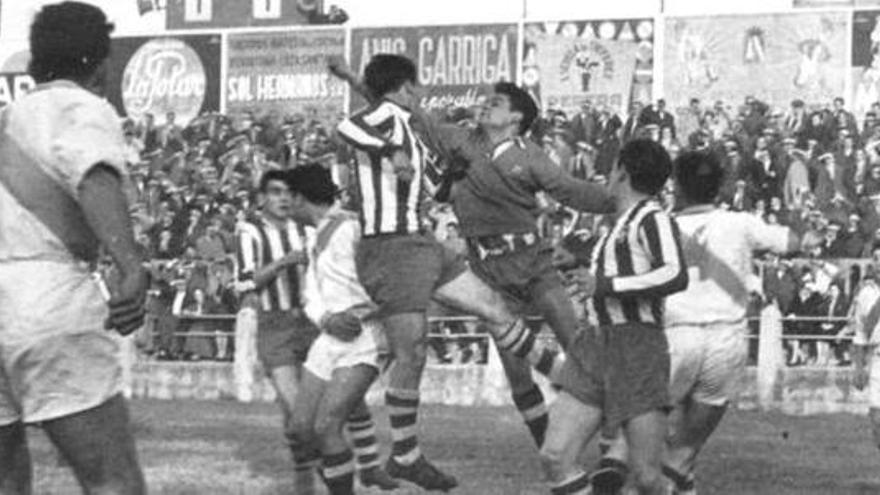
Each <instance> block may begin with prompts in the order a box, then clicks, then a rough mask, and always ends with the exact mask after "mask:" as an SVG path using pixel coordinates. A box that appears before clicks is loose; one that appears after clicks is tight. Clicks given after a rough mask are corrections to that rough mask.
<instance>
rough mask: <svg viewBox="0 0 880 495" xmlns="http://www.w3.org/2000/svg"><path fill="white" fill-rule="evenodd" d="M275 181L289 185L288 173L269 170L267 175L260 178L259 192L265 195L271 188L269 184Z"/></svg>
mask: <svg viewBox="0 0 880 495" xmlns="http://www.w3.org/2000/svg"><path fill="white" fill-rule="evenodd" d="M273 180H277V181H278V182H283V183H285V184H287V173H285V172H284V171H283V170H267V171H266V173H264V174H263V176H262V177H260V188H259V191H260V192H261V193H264V194H265V192H266V190H267V189H268V188H269V183H270V182H272V181H273Z"/></svg>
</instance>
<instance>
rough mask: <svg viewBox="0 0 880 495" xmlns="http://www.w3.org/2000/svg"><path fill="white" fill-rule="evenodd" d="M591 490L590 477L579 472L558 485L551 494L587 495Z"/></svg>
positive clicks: (551, 490)
mask: <svg viewBox="0 0 880 495" xmlns="http://www.w3.org/2000/svg"><path fill="white" fill-rule="evenodd" d="M589 489H590V476H589V475H587V473H584V472H579V473H577V474H575V475H573V476H571V477H569V478H568V479H567V480H565V481H563V482H562V483H559V484H557V485H556V486H554V487H553V488H552V489H550V493H552V494H553V495H586V494H587V493H589Z"/></svg>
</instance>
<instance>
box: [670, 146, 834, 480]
mask: <svg viewBox="0 0 880 495" xmlns="http://www.w3.org/2000/svg"><path fill="white" fill-rule="evenodd" d="M675 170H676V175H675V181H676V186H677V189H678V192H679V199H680V200H681V201H682V202H683V208H681V209H680V210H679V212H678V214H677V215H676V220H677V221H678V225H679V227H680V229H681V236H682V244H683V247H684V256H685V261H686V262H687V264H688V266H689V268H688V269H689V279H690V284H689V285H688V288H687V290H685V291H684V292H679V293H678V294H674V295H672V296H670V297H668V298H666V307H665V316H664V327H665V329H666V336H667V339H668V341H669V352H670V358H671V359H670V373H671V376H670V381H669V386H670V398H671V399H672V401H673V404H675V406H676V407H677V408H680V409H681V411H680V412H681V414H675V415H672V416H671V417H672V418H675V419H674V420H673V421H672V424H671V425H670V427H671V432H672V434H671V435H670V437H669V440H668V445H667V447H668V451H667V458H666V464H665V466H664V473H665V474H666V475H667V477H669V478H670V479H671V480H672V481H673V482H675V485H676V490H677V492H676V493H679V494H693V493H696V490H695V488H694V486H693V485H694V484H693V480H694V473H693V471H694V463H695V459H696V456H697V453H698V452H699V451H700V448H701V447H702V446H703V445H704V444H705V442H706V440H707V439H708V437H709V435H710V434H711V433H712V432H713V431H714V430H715V427H716V426H717V425H718V423H719V421H720V420H721V417H722V416H723V415H724V411H725V409H726V408H727V404H728V403H729V402H730V400H731V399H733V398H734V396H735V386H736V383H737V381H738V380H739V378H740V376H741V374H742V372H743V370H744V368H745V364H746V357H747V349H748V345H747V340H746V338H747V325H746V319H745V317H746V304H747V302H748V297H749V293H750V292H751V290H750V285H751V284H750V281H749V278H750V277H752V276H753V275H752V261H753V260H752V256H753V253H754V252H755V251H758V250H770V251H774V252H777V253H784V252H789V251H794V250H796V249H798V248H799V247H800V239H799V237H798V236H797V235H796V234H794V233H793V232H792V231H791V230H790V229H788V228H787V227H781V226H776V225H769V224H766V223H764V222H763V221H762V220H761V219H760V218H758V217H756V216H754V215H751V214H748V213H738V212H730V211H726V210H722V209H720V208H716V207H715V206H714V204H713V202H714V200H715V197H716V196H717V194H718V190H719V188H720V185H721V180H722V175H723V170H722V168H721V163H720V162H719V160H718V158H717V157H716V156H715V155H713V154H711V153H705V152H689V153H684V154H682V155H681V156H680V157H679V158H678V159H677V160H676V167H675ZM816 240H818V239H816Z"/></svg>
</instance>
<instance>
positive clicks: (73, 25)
mask: <svg viewBox="0 0 880 495" xmlns="http://www.w3.org/2000/svg"><path fill="white" fill-rule="evenodd" d="M113 28H114V26H113V24H112V23H110V22H108V21H107V16H105V15H104V12H103V11H101V9H99V8H98V7H95V6H94V5H89V4H86V3H81V2H62V3H56V4H52V5H46V6H45V7H43V8H42V9H41V10H40V11H39V12H38V13H37V15H36V16H35V17H34V21H33V23H32V24H31V31H30V48H31V61H30V64H29V65H28V73H30V75H31V76H32V77H33V78H34V80H35V81H37V82H48V81H52V80H55V79H82V78H84V77H88V76H90V75H92V74H93V73H94V72H95V70H97V68H98V66H99V65H101V63H102V62H103V61H104V59H106V58H107V57H108V56H109V55H110V33H112V32H113Z"/></svg>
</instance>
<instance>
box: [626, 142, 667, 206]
mask: <svg viewBox="0 0 880 495" xmlns="http://www.w3.org/2000/svg"><path fill="white" fill-rule="evenodd" d="M617 166H618V167H623V169H624V170H626V173H627V174H628V175H629V179H630V185H631V186H632V188H633V189H634V190H636V191H638V192H641V193H644V194H650V195H655V194H657V193H659V192H660V191H661V190H662V189H663V186H664V184H666V180H667V179H669V175H670V174H671V173H672V160H671V159H670V158H669V153H667V152H666V150H665V149H664V148H663V146H661V145H660V143H657V142H655V141H652V140H650V139H633V140H632V141H629V142H628V143H626V144H625V145H623V149H621V150H620V158H619V160H618V165H617Z"/></svg>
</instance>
